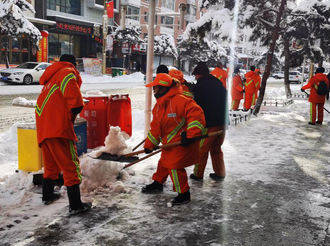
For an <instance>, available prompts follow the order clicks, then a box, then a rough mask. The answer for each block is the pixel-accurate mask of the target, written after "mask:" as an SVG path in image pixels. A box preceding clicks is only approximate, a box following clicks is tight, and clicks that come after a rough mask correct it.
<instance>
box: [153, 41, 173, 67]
mask: <svg viewBox="0 0 330 246" xmlns="http://www.w3.org/2000/svg"><path fill="white" fill-rule="evenodd" d="M154 52H155V54H157V55H159V56H160V60H159V63H161V57H162V56H172V57H174V58H175V59H177V58H178V50H177V48H176V45H175V42H174V38H173V36H172V35H169V34H161V35H159V36H155V41H154Z"/></svg>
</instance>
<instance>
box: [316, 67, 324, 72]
mask: <svg viewBox="0 0 330 246" xmlns="http://www.w3.org/2000/svg"><path fill="white" fill-rule="evenodd" d="M324 72H325V69H324V67H318V68H317V69H316V71H315V73H324Z"/></svg>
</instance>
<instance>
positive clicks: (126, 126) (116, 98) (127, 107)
mask: <svg viewBox="0 0 330 246" xmlns="http://www.w3.org/2000/svg"><path fill="white" fill-rule="evenodd" d="M108 125H110V126H119V127H120V128H121V130H122V131H124V132H126V133H127V134H128V135H130V136H132V107H131V99H130V98H129V96H128V94H125V95H111V96H110V101H109V107H108Z"/></svg>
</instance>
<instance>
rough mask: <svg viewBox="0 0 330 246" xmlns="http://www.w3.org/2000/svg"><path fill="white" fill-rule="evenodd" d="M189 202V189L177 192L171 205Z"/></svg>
mask: <svg viewBox="0 0 330 246" xmlns="http://www.w3.org/2000/svg"><path fill="white" fill-rule="evenodd" d="M189 202H190V191H189V190H188V191H187V192H185V193H179V194H178V196H177V197H175V198H174V199H173V200H172V206H175V205H182V204H186V203H189Z"/></svg>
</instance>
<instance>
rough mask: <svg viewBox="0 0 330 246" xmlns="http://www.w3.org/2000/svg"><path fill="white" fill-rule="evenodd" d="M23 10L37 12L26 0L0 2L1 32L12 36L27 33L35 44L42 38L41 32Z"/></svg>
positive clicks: (3, 0)
mask: <svg viewBox="0 0 330 246" xmlns="http://www.w3.org/2000/svg"><path fill="white" fill-rule="evenodd" d="M23 11H31V12H32V13H35V11H34V9H33V6H32V5H31V4H30V3H28V2H27V1H26V0H2V1H1V2H0V33H1V34H4V35H8V36H11V37H18V36H20V35H22V34H24V35H26V36H27V37H28V38H29V39H30V40H31V41H32V43H33V44H34V45H37V44H38V41H39V40H40V39H41V33H40V31H39V30H38V28H36V27H35V26H34V25H33V24H32V23H31V22H30V21H29V20H28V19H27V18H26V17H25V15H24V13H23Z"/></svg>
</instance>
